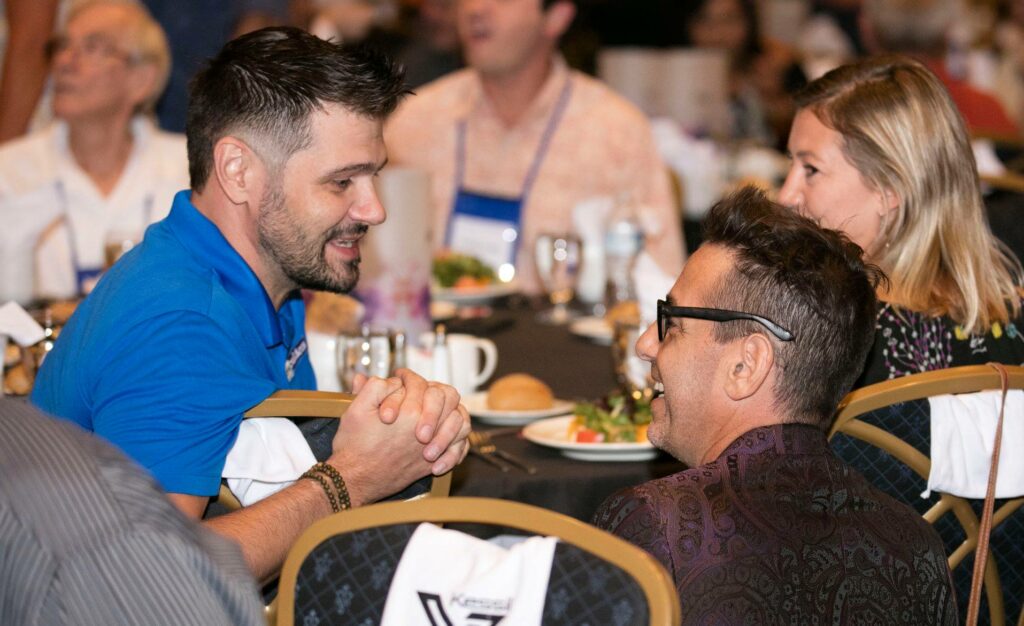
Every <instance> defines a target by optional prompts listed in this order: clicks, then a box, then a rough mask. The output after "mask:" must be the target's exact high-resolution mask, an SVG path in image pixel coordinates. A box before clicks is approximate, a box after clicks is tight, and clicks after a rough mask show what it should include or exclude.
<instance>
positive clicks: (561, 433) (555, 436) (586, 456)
mask: <svg viewBox="0 0 1024 626" xmlns="http://www.w3.org/2000/svg"><path fill="white" fill-rule="evenodd" d="M574 419H576V417H575V416H574V415H565V416H562V417H552V418H549V419H544V420H539V421H536V422H533V423H532V424H528V425H527V426H526V427H525V428H523V436H524V437H526V438H527V439H528V440H529V441H532V442H533V443H536V444H539V445H542V446H547V447H549V448H557V449H558V450H559V451H561V453H562V454H563V455H565V456H567V457H569V458H570V459H577V460H579V461H647V460H649V459H653V458H654V457H656V456H658V449H657V448H655V447H654V446H653V445H651V442H649V441H643V442H636V443H576V442H575V441H570V440H569V425H570V424H571V423H572V421H573V420H574Z"/></svg>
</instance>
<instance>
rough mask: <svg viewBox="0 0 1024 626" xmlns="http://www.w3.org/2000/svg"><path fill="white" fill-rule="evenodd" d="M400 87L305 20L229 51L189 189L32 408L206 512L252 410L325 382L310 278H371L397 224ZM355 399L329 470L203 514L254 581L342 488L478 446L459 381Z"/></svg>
mask: <svg viewBox="0 0 1024 626" xmlns="http://www.w3.org/2000/svg"><path fill="white" fill-rule="evenodd" d="M402 85H403V81H402V76H401V72H400V71H398V70H396V68H395V67H394V66H393V65H392V64H391V63H390V62H389V61H387V60H385V59H382V58H380V57H377V56H375V55H372V54H367V53H360V52H354V51H346V50H344V49H342V48H341V47H339V46H336V45H334V44H331V43H328V42H325V41H322V40H320V39H317V38H315V37H313V36H311V35H308V34H306V33H304V32H302V31H299V30H297V29H266V30H263V31H258V32H256V33H253V34H250V35H247V36H244V37H241V38H239V39H237V40H235V41H233V42H231V43H229V44H227V45H226V46H225V47H224V49H223V50H222V51H221V52H220V53H219V54H218V56H217V57H215V58H214V59H213V60H212V61H211V62H210V65H209V66H208V67H207V69H206V70H204V72H203V73H201V74H200V75H199V76H198V77H197V79H196V81H195V82H194V84H193V89H192V94H191V101H190V103H189V120H188V133H187V134H188V155H189V174H190V178H191V190H190V191H182V192H180V193H179V194H178V195H177V196H176V197H175V199H174V204H173V206H172V208H171V212H170V215H169V216H168V217H167V218H166V219H165V220H163V221H162V222H159V223H157V224H155V225H154V226H152V227H151V228H150V229H149V230H148V231H147V233H146V237H145V240H144V241H143V243H142V244H141V245H140V246H139V247H137V248H136V249H135V250H133V251H132V252H130V253H129V254H128V255H126V256H125V258H124V259H122V260H121V261H120V262H119V263H118V264H117V265H116V266H115V267H114V268H113V269H112V270H111V271H110V272H109V273H108V274H107V276H105V277H104V279H103V280H102V281H101V282H100V284H99V285H98V286H97V288H96V290H95V291H94V292H93V293H92V295H91V296H90V297H89V298H88V299H87V300H86V301H85V302H84V303H83V304H82V305H81V307H80V308H79V310H78V312H77V313H76V314H75V316H74V317H73V318H72V320H71V321H70V323H68V325H67V326H66V327H65V328H64V331H63V333H62V335H61V338H60V340H59V341H58V342H57V345H56V347H55V349H54V351H53V352H52V353H51V354H50V356H49V357H48V358H47V360H46V363H45V365H44V367H43V369H42V371H41V372H40V375H39V378H38V379H37V383H36V388H35V391H34V393H33V396H32V399H33V401H34V402H35V403H36V404H37V405H38V406H39V407H40V408H42V409H44V410H45V411H48V412H50V413H52V414H54V415H57V416H60V417H63V418H65V419H69V420H71V421H74V422H76V423H78V424H80V425H81V426H82V427H84V428H86V429H87V430H91V431H94V432H96V433H97V434H99V435H101V436H103V437H105V438H106V439H108V440H110V441H112V442H113V443H115V444H116V445H118V446H119V447H121V449H123V450H124V451H125V452H126V453H127V454H128V455H129V456H131V457H132V458H134V459H135V460H136V461H138V462H139V463H140V464H142V465H143V466H144V467H145V468H146V469H148V470H149V471H150V472H151V473H152V474H153V475H154V476H155V477H156V479H157V480H158V481H159V482H160V483H161V485H162V486H163V487H164V489H165V490H166V491H167V492H168V494H169V497H170V498H171V500H172V501H173V502H174V503H175V504H176V505H177V506H178V507H179V508H180V509H181V510H182V511H184V512H185V513H186V514H187V515H190V516H192V517H195V518H198V517H200V516H201V515H202V513H203V511H204V509H205V507H206V504H207V503H208V501H209V498H210V497H211V496H213V495H215V494H216V493H217V490H218V487H219V484H220V476H221V471H222V469H223V466H224V461H225V458H226V455H227V453H228V450H229V449H230V448H231V446H232V445H233V444H234V440H235V438H236V436H237V434H238V427H239V424H240V421H241V416H242V414H243V412H244V411H245V410H246V409H248V408H249V407H252V406H253V405H255V404H258V403H259V402H260V401H262V400H263V399H264V398H266V397H267V396H268V395H270V394H271V393H273V392H274V391H275V390H278V389H286V388H294V389H314V388H315V382H314V378H313V373H312V368H311V367H310V364H309V359H308V357H307V355H306V342H305V338H304V331H303V324H304V318H305V310H304V307H303V303H302V299H301V296H300V295H299V292H298V288H299V287H306V288H311V289H320V290H329V291H336V292H345V291H348V290H349V289H351V288H352V287H353V286H354V284H355V282H356V280H357V279H358V275H359V240H360V238H361V237H362V235H363V234H364V233H365V232H366V230H367V228H368V227H369V226H372V225H375V224H379V223H381V222H382V221H383V220H384V218H385V213H384V208H383V207H382V206H381V205H380V202H379V200H378V198H377V196H376V193H375V191H374V186H373V177H374V175H375V174H376V173H377V172H378V171H380V169H381V168H382V167H383V166H384V164H385V162H386V160H387V154H386V151H385V148H384V143H383V138H382V137H383V135H382V130H381V128H382V124H383V120H384V118H385V117H386V116H387V115H388V114H390V113H391V111H392V110H394V107H395V106H396V105H397V103H398V101H399V99H400V98H401V97H402V95H403V94H404V88H403V86H402ZM356 392H357V393H356V399H355V400H354V402H353V403H352V406H351V407H350V409H349V410H348V412H347V413H346V418H345V419H344V420H342V421H341V424H340V425H339V428H338V434H337V436H336V437H335V438H334V441H333V451H332V455H331V456H330V458H329V459H328V460H327V466H326V467H322V472H323V474H322V475H321V476H320V478H324V480H323V481H321V480H319V478H318V479H317V480H316V481H314V480H299V481H297V482H296V483H295V484H294V485H292V486H291V487H288V488H287V489H284V490H282V491H280V492H278V493H277V494H275V495H273V496H271V497H269V498H267V499H265V500H262V501H260V502H258V503H257V504H255V505H253V506H250V507H246V508H245V509H243V510H241V511H237V512H235V513H231V514H229V515H225V516H221V517H218V518H215V519H212V520H209V521H208V522H207V524H208V525H209V526H210V527H211V528H212V529H213V530H215V531H217V532H219V533H221V534H223V535H225V536H227V537H229V538H231V539H234V540H235V541H237V542H238V543H239V544H240V545H241V546H242V551H243V553H244V554H245V557H246V559H247V561H248V562H249V565H250V566H251V567H252V569H253V571H254V573H255V574H256V575H257V577H262V576H264V575H266V574H268V573H270V572H272V571H274V570H275V569H276V568H277V567H279V566H280V564H281V563H282V561H283V559H284V555H285V554H286V552H287V550H288V548H289V547H290V546H291V545H292V543H294V540H295V538H296V537H297V536H298V535H299V534H300V533H301V532H302V531H303V530H304V529H305V528H306V527H308V526H309V524H311V523H312V522H313V521H315V520H316V519H318V518H320V517H322V516H324V515H326V514H328V513H330V512H331V510H332V509H336V508H338V504H337V501H336V500H339V499H341V495H342V493H343V489H342V488H341V487H339V484H340V485H343V486H344V487H347V492H348V495H349V497H350V499H351V503H352V505H353V506H358V505H361V504H365V503H369V502H373V501H374V500H378V499H380V498H382V497H386V496H388V495H391V494H393V493H395V492H397V491H399V490H401V489H402V488H404V487H405V486H407V485H408V484H410V483H412V482H414V481H415V480H417V479H419V478H421V477H423V476H426V475H428V474H430V473H434V474H441V473H444V472H445V471H447V470H449V469H451V468H452V467H453V466H454V465H455V464H456V463H458V462H459V461H461V460H462V458H463V457H464V456H465V452H466V436H467V434H468V430H469V419H468V415H467V414H466V412H465V409H464V408H463V407H461V406H460V405H459V397H458V394H457V393H456V392H455V391H454V390H453V389H452V388H451V387H448V386H446V385H439V384H436V383H427V382H426V381H424V380H423V379H422V378H420V377H418V376H416V375H415V374H413V373H411V372H408V371H406V370H400V371H399V374H398V375H397V376H396V377H394V378H390V379H387V380H383V379H379V378H374V379H369V380H367V379H364V378H360V379H359V380H358V381H356ZM318 467H320V466H318ZM335 477H336V478H335ZM328 479H330V480H328ZM332 481H333V484H334V489H331V488H330V487H329V485H330V483H331V482H332ZM332 494H333V495H335V496H338V497H337V498H332V497H331V496H332Z"/></svg>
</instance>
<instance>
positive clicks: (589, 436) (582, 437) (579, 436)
mask: <svg viewBox="0 0 1024 626" xmlns="http://www.w3.org/2000/svg"><path fill="white" fill-rule="evenodd" d="M603 441H604V433H599V432H597V431H596V430H590V429H589V428H586V427H584V428H580V429H579V430H577V431H576V443H602V442H603Z"/></svg>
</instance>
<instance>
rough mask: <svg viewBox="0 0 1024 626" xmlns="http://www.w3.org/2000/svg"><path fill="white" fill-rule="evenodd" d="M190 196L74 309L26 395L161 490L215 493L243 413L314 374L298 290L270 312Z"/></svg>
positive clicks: (312, 385)
mask: <svg viewBox="0 0 1024 626" xmlns="http://www.w3.org/2000/svg"><path fill="white" fill-rule="evenodd" d="M189 197H190V196H189V192H188V191H182V192H179V193H178V194H177V195H176V196H175V198H174V205H173V206H172V208H171V212H170V214H169V215H168V216H167V218H166V219H164V220H163V221H161V222H158V223H156V224H154V225H152V226H151V227H150V228H149V229H148V230H147V231H146V237H145V239H144V241H143V242H142V244H141V245H139V246H137V247H136V248H135V249H134V250H132V251H131V252H129V253H128V254H127V255H125V256H124V258H122V259H121V260H120V261H118V263H117V264H116V265H115V266H114V267H113V268H112V269H111V270H110V271H109V272H107V274H106V275H105V276H104V277H103V279H102V280H101V281H100V283H99V285H97V287H96V289H95V290H94V291H93V292H92V294H91V295H90V296H89V297H88V298H86V300H85V301H84V302H83V303H82V304H81V305H80V306H79V307H78V310H77V311H76V312H75V314H74V316H73V317H72V318H71V320H70V321H69V322H68V324H67V325H66V326H65V327H64V329H63V331H62V332H61V335H60V338H59V339H58V340H57V342H56V345H55V347H54V349H53V351H52V352H51V353H50V354H49V356H47V358H46V361H45V362H44V363H43V367H42V369H41V371H40V372H39V376H38V378H37V379H36V385H35V390H34V391H33V393H32V401H33V402H34V403H35V404H36V405H37V406H39V408H40V409H42V410H44V411H46V412H48V413H50V414H52V415H56V416H58V417H62V418H64V419H67V420H70V421H72V422H75V423H77V424H79V425H80V426H82V427H83V428H85V429H86V430H90V431H93V432H95V433H96V434H98V435H100V436H102V437H104V438H105V439H107V440H109V441H111V442H113V443H114V444H115V445H117V446H119V447H120V448H121V449H122V450H123V451H124V452H125V453H126V454H127V455H128V456H130V457H131V458H133V459H135V460H136V461H137V462H138V463H140V464H141V465H142V466H144V467H145V468H146V469H148V470H149V471H150V472H151V473H152V474H153V476H155V477H156V479H157V480H158V481H159V482H160V484H161V485H162V486H163V488H164V489H165V490H167V491H168V492H171V493H183V494H191V495H197V496H212V495H215V494H216V493H217V490H218V488H219V485H220V477H221V472H222V471H223V469H224V459H225V458H226V457H227V453H228V451H229V450H230V449H231V446H232V445H234V442H235V438H236V436H237V435H238V427H239V424H240V423H241V419H242V414H243V413H244V412H245V411H246V410H247V409H249V408H250V407H252V406H254V405H256V404H258V403H259V402H261V401H262V400H263V399H264V398H266V397H267V396H269V395H270V394H271V393H273V392H274V391H276V390H278V389H286V388H290V389H316V382H315V379H314V377H313V369H312V367H310V364H309V358H308V356H307V354H306V340H305V331H304V327H303V326H304V322H305V307H304V305H303V303H302V298H301V297H300V296H299V294H298V293H296V294H294V295H293V296H292V297H290V298H289V299H288V300H286V301H285V303H284V304H283V305H282V306H281V308H280V310H275V309H274V306H273V304H272V303H271V301H270V298H269V297H268V296H267V293H266V291H265V290H264V289H263V285H262V284H261V283H260V282H259V280H258V279H257V278H256V275H255V274H254V273H253V271H252V270H251V269H250V268H249V266H248V265H247V264H246V262H245V261H244V260H242V257H240V256H239V255H238V253H237V252H235V250H234V248H232V247H231V245H230V244H229V243H228V242H227V240H226V239H225V238H224V236H223V235H221V233H220V231H219V230H218V229H217V227H216V226H215V225H214V224H213V222H211V221H210V220H208V219H207V218H206V217H205V216H203V215H202V214H201V213H200V212H199V211H198V210H197V209H196V208H195V207H194V206H193V205H192V203H191V202H190V200H189Z"/></svg>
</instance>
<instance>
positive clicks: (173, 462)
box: [90, 312, 275, 496]
mask: <svg viewBox="0 0 1024 626" xmlns="http://www.w3.org/2000/svg"><path fill="white" fill-rule="evenodd" d="M249 341H250V342H251V340H249ZM265 361H266V354H265V348H264V347H263V346H262V345H259V346H252V345H250V343H249V342H247V341H246V340H245V339H243V338H242V337H241V336H240V335H239V334H238V333H233V332H231V329H228V328H224V327H222V326H220V325H218V324H217V323H216V322H215V321H213V320H212V319H211V318H209V317H207V316H205V315H202V314H199V313H195V312H174V313H167V314H164V315H161V316H159V317H156V318H149V319H147V320H146V321H145V322H144V324H142V325H140V327H137V328H132V329H126V330H125V331H124V332H123V333H122V338H121V339H119V340H118V341H117V342H115V345H113V346H111V349H110V350H109V351H108V355H107V358H106V359H104V360H103V362H102V365H101V371H98V372H93V373H92V376H91V379H92V380H93V381H94V384H95V386H94V389H93V390H92V392H91V393H90V396H91V397H92V399H93V406H92V416H93V417H92V422H93V429H94V431H95V432H96V434H97V435H99V436H101V437H103V438H105V439H106V440H108V441H110V442H112V443H113V444H114V445H116V446H118V447H119V448H120V449H121V450H122V451H123V452H124V453H125V454H127V455H128V456H129V457H131V458H132V459H134V460H135V461H136V462H138V463H139V464H140V465H142V466H143V467H145V468H146V469H147V470H149V472H150V473H151V474H152V475H153V476H154V478H156V480H157V482H159V483H160V485H161V486H162V487H163V488H164V490H166V491H168V492H170V493H182V494H189V495H197V496H213V495H215V494H216V493H217V491H218V489H219V485H220V476H221V473H222V471H223V469H224V461H225V459H226V457H227V453H228V451H229V450H230V449H231V446H232V445H234V442H235V438H236V436H237V434H238V427H239V424H240V423H241V419H242V414H243V413H244V412H245V411H246V410H247V409H249V408H250V407H252V406H254V405H256V404H258V403H259V402H260V401H262V400H263V399H264V398H266V397H267V396H269V395H270V394H271V393H273V392H274V390H275V389H274V387H275V385H274V382H273V377H272V376H271V375H270V374H269V373H268V372H263V371H262V370H263V369H265V368H266V367H267V365H266V363H265Z"/></svg>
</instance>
